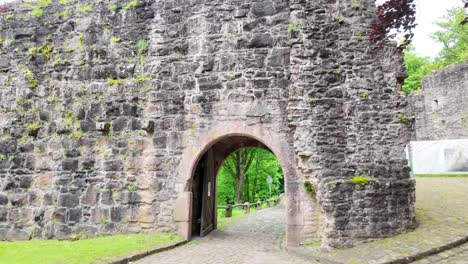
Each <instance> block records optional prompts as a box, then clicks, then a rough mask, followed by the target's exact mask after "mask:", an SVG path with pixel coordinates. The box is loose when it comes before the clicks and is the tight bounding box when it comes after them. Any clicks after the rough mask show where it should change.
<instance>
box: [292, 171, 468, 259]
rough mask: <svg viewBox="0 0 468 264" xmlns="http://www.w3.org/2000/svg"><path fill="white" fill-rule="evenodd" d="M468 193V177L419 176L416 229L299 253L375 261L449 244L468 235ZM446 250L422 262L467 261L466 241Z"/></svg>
mask: <svg viewBox="0 0 468 264" xmlns="http://www.w3.org/2000/svg"><path fill="white" fill-rule="evenodd" d="M467 194H468V178H417V180H416V219H417V221H418V223H419V227H418V228H417V229H416V230H414V231H412V232H408V233H406V234H401V235H398V236H395V237H391V238H387V239H383V240H378V241H374V242H370V243H365V244H361V245H358V246H355V247H353V248H349V249H339V250H333V251H331V252H328V253H325V252H321V251H320V250H317V249H314V248H308V247H300V253H301V255H306V254H308V256H311V257H312V256H313V257H320V258H323V259H328V260H333V261H336V262H339V263H346V264H354V263H359V264H376V263H383V262H387V261H391V260H395V259H398V258H403V257H406V256H411V255H415V254H416V253H421V252H425V251H428V250H430V249H433V248H437V247H440V246H443V245H446V244H448V243H451V242H454V241H456V240H459V239H461V238H463V237H466V236H468V202H467V198H468V196H467ZM463 248H465V250H462V249H463ZM457 250H458V251H459V252H457ZM445 253H446V252H443V253H441V254H439V255H437V257H439V256H440V257H443V258H444V259H442V258H440V259H439V261H434V260H433V258H432V257H430V258H427V259H425V260H424V261H426V262H420V263H450V264H452V263H453V264H459V263H463V264H468V253H467V252H466V244H465V245H464V246H462V247H458V248H456V249H454V250H453V253H454V254H452V255H451V257H444V256H445ZM434 259H436V257H434ZM421 261H423V260H421ZM427 261H429V262H427ZM420 263H419V264H420Z"/></svg>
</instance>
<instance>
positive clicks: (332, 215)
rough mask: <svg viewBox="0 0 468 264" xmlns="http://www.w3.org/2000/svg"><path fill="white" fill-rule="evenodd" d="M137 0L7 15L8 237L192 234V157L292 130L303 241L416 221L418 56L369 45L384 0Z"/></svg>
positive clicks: (289, 146)
mask: <svg viewBox="0 0 468 264" xmlns="http://www.w3.org/2000/svg"><path fill="white" fill-rule="evenodd" d="M132 3H133V1H130V2H123V1H122V2H121V1H100V2H97V1H89V0H88V1H73V0H70V1H68V3H66V4H60V3H58V1H54V2H53V4H51V5H49V6H47V7H36V8H35V9H34V10H31V7H25V6H23V5H20V4H16V5H14V6H13V8H14V9H15V11H14V12H13V13H9V14H3V15H1V17H0V22H1V26H2V30H1V32H0V38H1V39H2V40H3V41H2V46H1V55H0V71H1V72H2V73H1V75H0V99H1V103H0V125H1V131H0V155H1V156H0V238H1V239H8V240H15V239H29V238H31V237H37V238H67V237H69V236H70V235H71V234H74V233H75V234H76V233H81V232H85V233H88V234H90V235H104V234H113V233H119V232H145V231H175V230H176V229H177V224H176V221H175V219H174V214H175V205H176V199H177V197H178V196H179V194H180V193H181V192H183V191H184V183H181V182H180V178H184V177H185V176H184V175H182V176H181V175H178V174H179V173H180V171H183V170H181V169H180V168H181V167H184V166H188V165H187V161H186V160H185V158H184V157H192V156H197V155H199V154H198V153H191V149H200V150H202V149H204V148H205V147H206V146H205V145H204V144H209V143H210V142H211V141H209V140H207V141H206V142H205V141H203V140H202V139H203V138H209V137H210V135H218V134H217V133H221V132H222V133H229V132H230V131H236V132H237V131H238V132H239V133H244V134H247V135H251V134H249V133H250V132H251V133H252V134H258V135H260V136H259V137H265V138H266V140H265V141H274V140H275V139H280V140H278V141H277V143H274V142H272V144H274V145H275V146H273V147H271V149H275V150H276V152H275V154H276V155H278V156H279V157H280V159H282V160H283V161H287V164H284V163H283V166H286V167H287V171H289V172H290V173H289V174H290V175H294V178H290V179H287V181H288V183H287V184H288V189H287V192H289V193H288V194H287V195H289V198H288V199H287V205H288V210H290V211H291V210H292V212H293V213H294V214H297V215H298V216H299V217H297V219H295V220H294V223H291V222H290V223H288V226H291V228H296V229H297V231H298V232H296V233H303V234H304V235H303V237H301V238H300V240H302V241H303V240H306V239H307V238H310V237H312V236H314V235H315V233H316V232H317V229H318V228H319V227H318V226H319V225H320V226H321V227H320V229H321V230H322V237H323V243H324V245H329V246H335V247H343V246H350V245H353V244H355V243H357V242H361V241H367V240H371V239H376V238H382V237H386V236H391V235H394V234H398V233H401V232H403V231H405V230H408V229H409V228H412V227H413V226H414V224H415V219H414V216H415V214H414V182H413V181H412V180H411V179H410V178H409V169H408V167H407V163H406V160H405V158H404V155H403V148H404V145H405V143H406V142H407V141H409V138H410V135H411V126H408V124H407V123H406V122H401V118H400V117H401V115H405V114H406V111H407V109H406V108H407V103H406V101H405V100H406V99H405V97H404V96H403V95H402V93H401V91H400V88H399V87H400V84H399V83H398V80H399V79H401V76H403V74H402V70H403V69H402V61H401V56H400V54H399V53H398V51H397V50H396V49H395V48H393V47H392V46H391V45H390V44H388V45H385V47H376V46H371V45H369V43H368V42H367V32H368V29H369V25H370V22H371V21H372V19H374V8H375V7H374V1H371V0H362V1H341V0H337V1H329V0H318V1H300V0H289V1H288V0H274V1H251V0H231V1H225V0H212V1H208V0H198V1H184V0H165V1H162V0H151V1H150V0H140V1H135V3H137V4H136V5H135V6H133V5H132ZM37 10H40V11H41V12H43V14H42V16H39V13H40V12H39V11H37ZM219 135H220V136H222V135H223V134H219ZM270 135H272V136H271V137H270ZM193 146H196V148H194V147H193ZM269 147H270V146H269ZM290 150H291V152H290ZM283 152H284V153H283ZM184 153H185V154H184ZM187 153H189V154H187ZM290 153H292V155H290ZM282 157H287V158H282ZM190 162H196V161H190ZM354 176H364V177H365V178H367V179H369V181H368V182H367V183H366V184H364V185H363V186H361V185H358V184H355V183H353V182H352V181H351V180H352V178H353V177H354ZM304 182H310V183H312V184H313V186H314V187H315V188H316V190H317V200H318V202H319V205H320V206H319V207H320V210H321V211H323V217H322V218H323V223H322V221H318V218H319V217H318V215H317V214H318V212H319V211H320V210H318V207H317V205H316V204H314V199H312V198H311V197H310V194H307V193H306V192H305V190H304V187H303V186H304ZM185 189H186V188H185ZM185 191H186V190H185ZM291 208H293V209H291ZM288 221H289V220H288ZM291 221H292V220H291Z"/></svg>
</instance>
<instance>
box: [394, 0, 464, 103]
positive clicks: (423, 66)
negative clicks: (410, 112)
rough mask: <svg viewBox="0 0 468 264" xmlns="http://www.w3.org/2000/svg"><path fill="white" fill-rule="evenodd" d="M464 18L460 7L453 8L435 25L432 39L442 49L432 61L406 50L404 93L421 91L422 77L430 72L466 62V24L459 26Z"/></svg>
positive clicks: (411, 49) (409, 49) (413, 51)
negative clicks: (437, 28)
mask: <svg viewBox="0 0 468 264" xmlns="http://www.w3.org/2000/svg"><path fill="white" fill-rule="evenodd" d="M464 18H465V11H464V9H463V8H462V7H459V8H453V9H449V10H447V13H446V15H445V16H444V17H443V19H442V20H441V21H439V22H437V23H436V24H437V25H438V26H439V27H440V30H439V31H437V32H435V33H434V34H432V38H433V39H434V40H435V41H436V42H438V43H440V44H442V46H443V48H442V50H441V51H440V53H439V54H438V55H437V56H436V57H435V58H434V59H431V58H428V57H420V56H418V55H417V54H416V53H415V49H414V47H413V46H411V45H410V46H409V47H408V48H407V49H406V51H405V65H406V69H407V71H408V78H406V80H405V82H404V85H403V91H404V92H405V93H407V94H409V93H411V92H414V91H418V90H421V89H422V79H423V77H425V76H427V75H429V74H430V73H431V71H433V70H438V69H441V68H444V67H447V66H449V65H456V64H461V63H464V62H467V61H468V24H465V25H461V22H462V21H463V20H464Z"/></svg>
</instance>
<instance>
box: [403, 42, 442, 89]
mask: <svg viewBox="0 0 468 264" xmlns="http://www.w3.org/2000/svg"><path fill="white" fill-rule="evenodd" d="M405 65H406V70H407V72H408V78H406V80H405V83H404V85H403V91H404V92H405V93H407V94H409V93H411V92H413V91H418V90H421V89H422V78H423V77H424V76H426V75H429V74H430V73H431V70H432V69H433V67H434V66H433V65H432V62H431V60H430V59H429V58H427V57H420V56H418V55H416V54H415V52H414V46H412V45H410V46H408V48H407V49H406V51H405Z"/></svg>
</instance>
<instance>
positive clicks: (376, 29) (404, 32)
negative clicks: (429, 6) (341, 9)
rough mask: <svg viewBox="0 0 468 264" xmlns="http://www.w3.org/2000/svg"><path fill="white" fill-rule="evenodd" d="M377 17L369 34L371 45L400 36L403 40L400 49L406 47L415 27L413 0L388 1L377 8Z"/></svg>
mask: <svg viewBox="0 0 468 264" xmlns="http://www.w3.org/2000/svg"><path fill="white" fill-rule="evenodd" d="M376 13H377V14H376V15H377V17H376V19H375V20H374V22H373V23H372V29H371V31H370V33H369V40H370V42H371V43H377V42H379V41H381V40H384V39H387V38H394V37H396V36H397V35H400V36H402V37H403V39H404V40H405V41H404V42H403V43H402V44H401V45H400V48H404V47H406V45H408V44H409V43H410V41H411V39H412V38H413V35H414V34H413V29H414V28H415V27H416V6H415V4H414V0H388V1H386V2H385V3H383V4H381V5H379V6H377V12H376Z"/></svg>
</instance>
